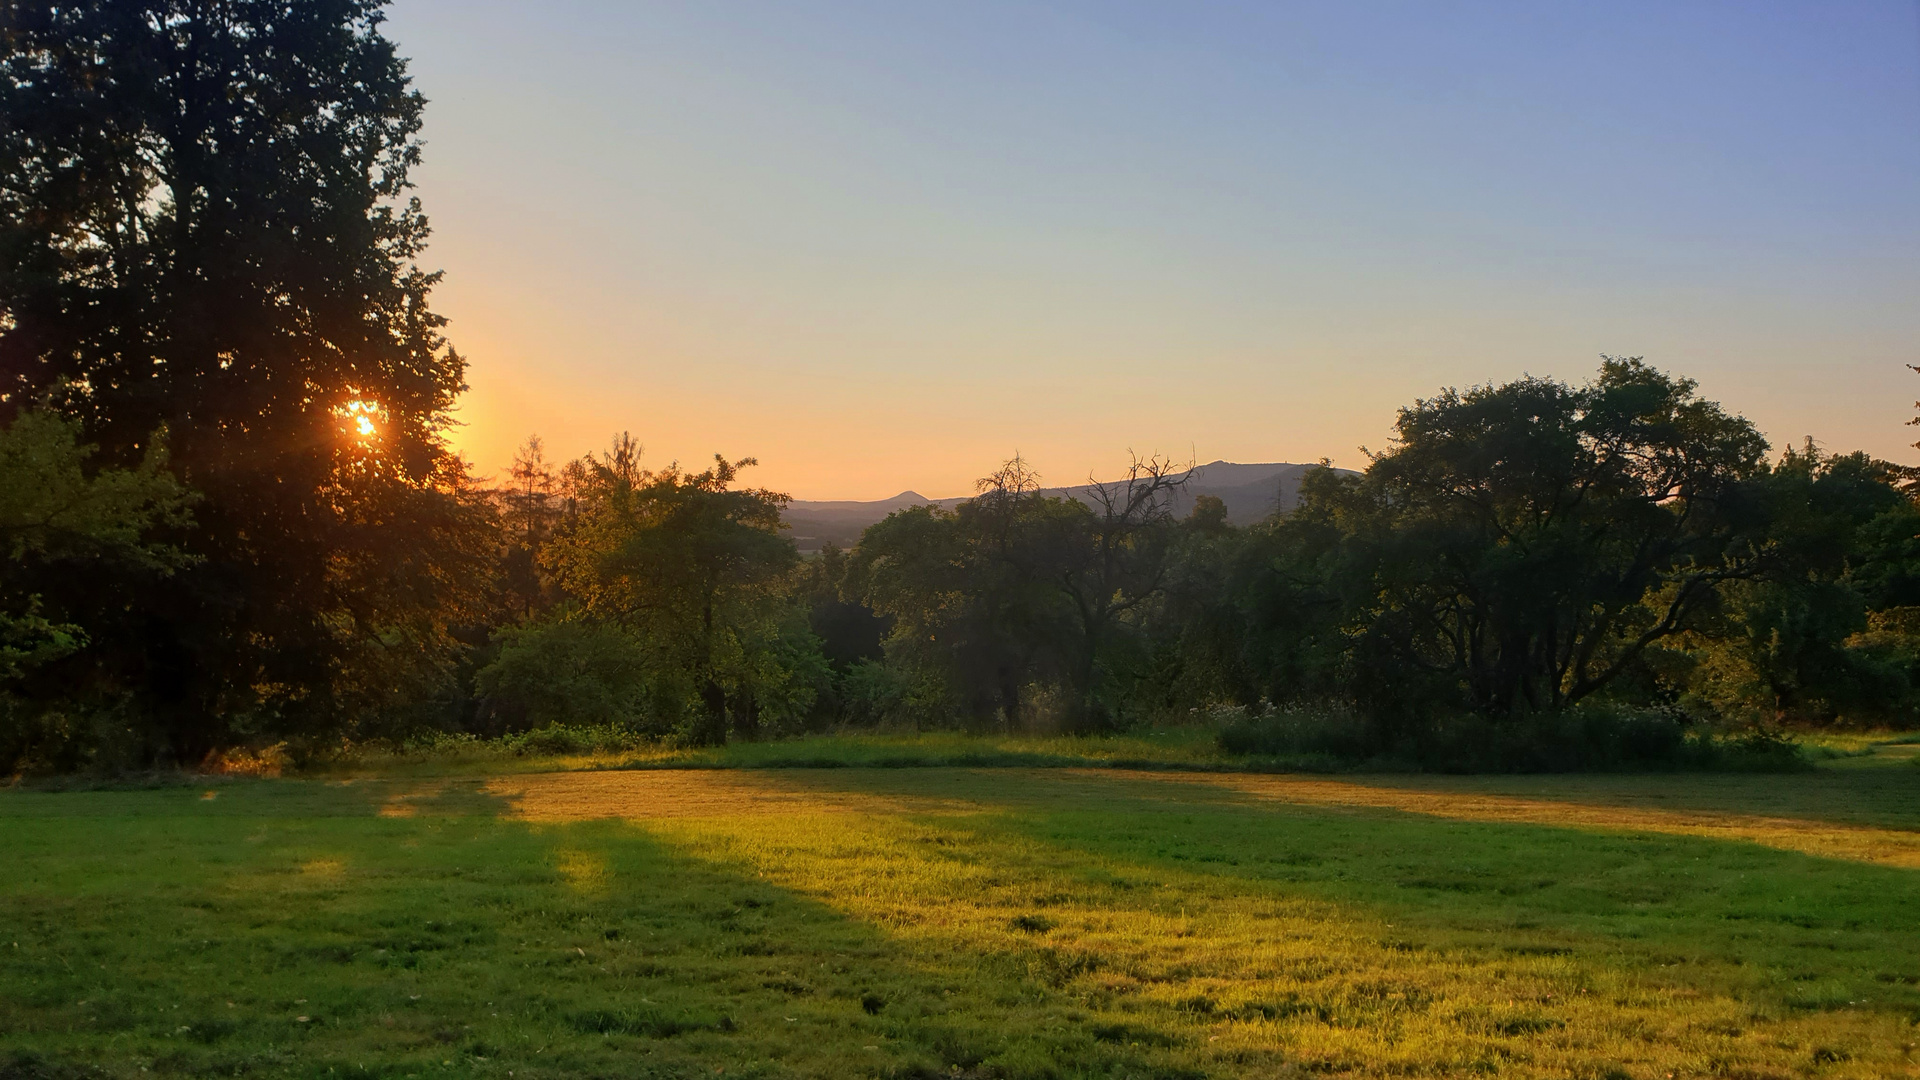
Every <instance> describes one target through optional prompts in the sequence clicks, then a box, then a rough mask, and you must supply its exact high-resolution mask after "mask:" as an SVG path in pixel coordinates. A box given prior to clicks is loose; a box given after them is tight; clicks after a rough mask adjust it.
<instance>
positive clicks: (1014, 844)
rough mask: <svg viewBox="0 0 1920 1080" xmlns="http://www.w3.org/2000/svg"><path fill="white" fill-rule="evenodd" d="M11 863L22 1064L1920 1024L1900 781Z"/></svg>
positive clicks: (1576, 1050) (1823, 1037) (563, 778)
mask: <svg viewBox="0 0 1920 1080" xmlns="http://www.w3.org/2000/svg"><path fill="white" fill-rule="evenodd" d="M841 745H843V746H845V745H857V744H841ZM889 745H891V744H887V743H884V742H881V743H875V744H873V752H874V753H875V754H876V755H884V754H885V753H888V752H890V751H889V749H888V748H889ZM923 745H924V746H925V747H926V748H927V750H928V752H929V753H932V752H945V751H943V750H941V749H940V748H941V746H942V744H940V743H939V742H938V741H937V740H936V741H933V742H928V743H925V744H923ZM1023 746H1024V747H1025V748H1026V749H1028V750H1031V751H1032V752H1036V753H1038V752H1045V753H1057V754H1058V756H1060V757H1063V758H1077V757H1083V756H1086V755H1085V754H1083V753H1080V752H1067V751H1056V750H1054V749H1047V750H1045V751H1041V750H1039V749H1037V748H1033V747H1031V746H1030V745H1029V744H1023ZM730 752H739V751H730ZM761 752H765V751H761ZM1116 753H1117V751H1116ZM732 760H733V763H735V764H741V763H746V762H743V761H741V760H740V759H737V758H736V759H732ZM756 763H760V764H766V763H768V762H767V761H765V760H758V761H757V762H756ZM209 793H211V794H212V797H207V796H208V794H209ZM0 867H4V868H5V869H4V871H0V1076H6V1077H8V1078H9V1080H12V1078H16V1077H32V1076H37V1075H44V1076H67V1075H84V1074H87V1073H89V1072H92V1071H95V1070H97V1071H98V1072H99V1073H103V1074H107V1075H114V1076H129V1077H133V1076H140V1075H143V1073H144V1074H147V1075H152V1074H172V1075H191V1076H216V1075H217V1076H234V1075H240V1076H264V1075H272V1076H281V1075H298V1076H310V1077H315V1078H320V1077H349V1076H392V1077H396V1078H398V1077H409V1076H411V1077H437V1076H483V1077H512V1078H513V1080H535V1078H540V1077H560V1076H622V1077H627V1076H685V1077H694V1076H701V1077H711V1076H716V1075H724V1076H768V1077H772V1076H818V1077H841V1076H923V1077H931V1076H955V1075H959V1076H973V1077H986V1076H1005V1077H1043V1076H1102V1077H1108V1076H1111V1077H1120V1076H1136V1077H1202V1076H1218V1077H1242V1076H1250V1077H1257V1076H1283V1075H1296V1074H1298V1072H1299V1071H1300V1070H1306V1071H1309V1072H1315V1073H1326V1074H1331V1075H1367V1076H1442V1075H1444V1076H1482V1075H1501V1076H1509V1075H1510V1076H1541V1077H1567V1076H1574V1077H1591V1078H1596V1080H1597V1078H1601V1077H1620V1076H1626V1077H1636V1078H1664V1077H1666V1076H1668V1075H1670V1074H1671V1075H1674V1076H1722V1077H1731V1076H1744V1077H1749V1078H1758V1077H1782V1078H1786V1077H1801V1076H1822V1077H1825V1076H1832V1077H1870V1076H1871V1077H1882V1076H1903V1075H1905V1076H1911V1075H1916V1069H1917V1066H1916V1056H1915V1043H1916V1042H1920V1028H1916V1022H1920V910H1916V904H1915V903H1914V901H1915V898H1916V897H1920V772H1916V770H1912V769H1908V768H1905V767H1904V766H1903V767H1899V768H1880V769H1849V770H1846V771H1835V770H1823V771H1820V772H1816V773H1811V774H1796V775H1788V776H1705V777H1686V776H1678V777H1676V776H1662V777H1632V776H1628V777H1574V778H1567V777H1503V778H1459V777H1453V778H1422V777H1399V778H1394V777H1342V778H1301V777H1259V776H1239V775H1231V774H1208V773H1193V772H1188V773H1181V774H1172V773H1169V774H1158V775H1157V774H1152V773H1147V772H1140V771H1126V772H1115V771H1089V770H1077V769H1060V768H1054V769H1019V768H1008V769H952V768H920V769H888V768H852V767H849V768H834V769H757V770H746V769H739V770H720V769H704V770H700V769H696V770H641V771H611V770H610V771H598V772H572V773H566V774H557V775H552V774H540V775H520V776H494V777H491V778H486V777H475V778H458V777H440V778H407V777H400V778H394V777H387V778H378V777H362V778H352V779H345V780H342V779H333V780H317V779H306V780H227V781H221V782H218V783H209V784H205V785H199V786H194V787H165V788H156V789H153V790H137V791H136V790H94V791H66V792H48V791H25V790H14V791H8V792H0Z"/></svg>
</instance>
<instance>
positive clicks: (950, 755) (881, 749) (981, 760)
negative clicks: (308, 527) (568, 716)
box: [307, 726, 1247, 777]
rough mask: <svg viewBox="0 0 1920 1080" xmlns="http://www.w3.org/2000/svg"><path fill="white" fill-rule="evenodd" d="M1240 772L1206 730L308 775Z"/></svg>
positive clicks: (409, 763)
mask: <svg viewBox="0 0 1920 1080" xmlns="http://www.w3.org/2000/svg"><path fill="white" fill-rule="evenodd" d="M1103 765H1104V766H1115V765H1118V766H1122V767H1162V768H1214V769H1224V768H1244V767H1246V765H1247V760H1246V759H1244V758H1240V757H1235V756H1233V755H1229V754H1226V753H1223V752H1222V751H1221V750H1220V748H1219V746H1218V745H1217V743H1216V740H1215V736H1214V732H1213V731H1212V729H1211V728H1207V727H1200V726H1193V727H1178V728H1166V729H1154V730H1150V731H1142V732H1137V733H1128V734H1119V735H1094V736H1075V735H1059V736H1052V737H1043V736H1033V735H969V734H963V733H960V732H945V731H943V732H910V733H892V734H875V733H834V734H823V735H806V736H802V737H799V738H793V739H780V740H773V741H767V742H734V743H730V744H728V745H726V746H712V747H683V746H676V745H673V744H671V743H644V744H641V745H638V746H633V747H629V748H622V749H606V750H598V751H592V752H581V753H541V752H525V751H520V750H517V749H516V748H514V747H512V745H511V742H510V741H496V742H487V741H482V740H472V739H448V740H446V741H444V742H441V743H439V744H437V745H433V746H431V747H428V748H423V749H416V750H411V751H401V752H392V751H386V750H381V749H377V748H365V749H361V750H359V751H357V752H355V753H351V754H347V755H343V756H342V757H340V758H338V759H337V760H333V761H325V762H318V763H315V764H314V765H312V766H310V767H309V769H308V770H307V775H313V776H412V777H429V776H448V775H502V774H511V773H524V772H546V771H551V770H555V769H568V770H571V769H647V768H669V769H671V768H694V769H699V768H713V769H781V768H842V767H845V768H905V767H933V768H1005V767H1012V766H1031V767H1038V768H1057V767H1063V766H1103Z"/></svg>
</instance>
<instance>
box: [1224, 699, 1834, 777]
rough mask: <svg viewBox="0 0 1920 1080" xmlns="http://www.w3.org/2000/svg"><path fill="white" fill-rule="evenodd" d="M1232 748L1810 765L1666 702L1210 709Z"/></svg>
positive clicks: (1569, 767)
mask: <svg viewBox="0 0 1920 1080" xmlns="http://www.w3.org/2000/svg"><path fill="white" fill-rule="evenodd" d="M1213 715H1214V718H1215V722H1216V723H1218V724H1219V725H1220V726H1219V735H1218V739H1219V745H1220V748H1221V749H1222V750H1224V751H1226V752H1227V753H1230V754H1244V755H1262V756H1272V757H1293V758H1301V757H1309V758H1313V757H1318V758H1331V759H1334V760H1336V761H1342V762H1346V763H1348V764H1355V765H1357V764H1363V763H1364V764H1376V765H1383V766H1388V767H1398V768H1415V769H1423V770H1430V771H1435V772H1608V771H1632V770H1660V769H1715V770H1725V771H1741V772H1748V771H1751V772H1784V771H1793V770H1798V769H1804V768H1808V767H1810V766H1809V764H1808V762H1807V761H1806V759H1805V758H1804V757H1803V756H1802V755H1801V753H1800V748H1799V746H1797V745H1796V744H1794V743H1793V742H1791V741H1789V740H1787V739H1785V738H1782V737H1780V736H1778V735H1775V734H1772V733H1767V732H1755V733H1748V734H1743V735H1738V736H1716V735H1715V734H1713V733H1711V732H1707V731H1701V730H1695V729H1693V728H1692V726H1691V725H1690V724H1689V723H1688V721H1687V720H1686V718H1685V717H1682V716H1678V715H1675V714H1672V713H1669V712H1666V711H1661V710H1652V709H1639V708H1631V707H1626V706H1620V705H1613V704H1607V703H1592V704H1587V705H1583V706H1579V707H1575V708H1573V709H1569V710H1567V711H1565V712H1560V713H1544V714H1537V715H1534V716H1529V717H1524V718H1517V719H1513V720H1507V721H1495V720H1491V719H1489V718H1487V717H1484V716H1476V715H1473V714H1443V715H1440V716H1436V717H1433V718H1430V719H1428V720H1427V721H1426V722H1425V723H1424V724H1419V725H1415V726H1412V727H1404V726H1399V725H1396V729H1395V734H1393V735H1391V736H1389V735H1388V734H1387V733H1386V729H1385V728H1383V727H1382V726H1381V725H1379V724H1378V723H1375V722H1373V721H1371V720H1369V719H1367V718H1366V717H1363V716H1360V715H1357V714H1354V713H1352V712H1348V711H1343V710H1340V709H1334V708H1328V709H1319V710H1316V709H1311V708H1305V707H1299V706H1294V707H1288V708H1274V707H1272V706H1267V707H1265V708H1264V709H1262V710H1261V711H1259V712H1251V711H1249V710H1247V709H1244V708H1234V709H1223V710H1216V711H1215V713H1214V714H1213Z"/></svg>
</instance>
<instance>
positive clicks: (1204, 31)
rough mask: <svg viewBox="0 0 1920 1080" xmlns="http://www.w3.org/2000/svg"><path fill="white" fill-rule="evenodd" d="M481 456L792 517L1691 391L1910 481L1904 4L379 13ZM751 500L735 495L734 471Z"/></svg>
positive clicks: (1918, 219) (1914, 243) (1912, 283)
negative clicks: (1000, 473) (745, 481)
mask: <svg viewBox="0 0 1920 1080" xmlns="http://www.w3.org/2000/svg"><path fill="white" fill-rule="evenodd" d="M388 32H389V34H390V35H391V36H392V37H393V38H395V39H396V40H397V41H398V42H399V44H400V46H401V49H402V52H403V53H405V54H406V55H408V56H410V57H411V58H412V61H413V66H412V70H413V73H414V75H415V78H416V81H417V84H418V85H419V87H420V88H421V89H422V90H423V91H424V92H425V93H426V95H427V97H428V98H429V99H430V101H431V104H430V105H429V107H428V112H427V128H426V138H427V140H428V146H427V163H426V165H425V167H424V168H423V169H422V170H421V171H420V173H419V180H420V195H421V196H422V198H423V199H424V200H425V203H426V207H427V211H428V214H429V216H430V217H431V218H432V220H433V223H434V226H435V241H434V247H433V248H432V250H431V252H430V259H429V261H430V263H431V264H432V265H435V266H438V267H441V268H444V269H445V270H446V271H447V275H448V276H447V281H446V284H445V285H444V286H443V287H442V289H441V291H440V293H439V299H438V306H439V307H440V308H441V310H443V311H444V312H445V313H446V314H448V315H449V316H451V317H452V319H453V325H452V328H451V334H452V336H453V339H454V341H455V343H456V344H457V345H458V346H459V347H460V348H461V349H462V350H463V351H464V352H467V353H468V354H469V355H470V357H471V360H472V363H473V368H472V374H471V382H472V384H473V391H472V392H471V393H470V395H469V396H468V398H467V402H466V405H465V406H464V407H463V410H462V417H463V419H464V420H465V421H466V423H467V427H466V428H465V429H464V430H463V432H462V433H461V435H460V437H459V442H460V445H462V446H463V447H464V448H465V449H466V450H467V451H468V452H469V454H470V456H472V457H473V458H474V460H475V461H476V463H477V464H478V465H479V466H481V468H482V469H483V470H490V471H497V470H499V469H500V468H501V467H502V466H503V464H504V463H505V461H506V460H507V458H508V456H509V455H510V453H511V449H512V447H513V445H514V444H515V443H517V442H519V441H520V440H521V439H522V438H524V437H525V436H526V435H527V434H528V433H531V432H538V433H540V434H541V435H543V436H544V437H545V439H546V441H547V443H548V446H549V448H550V451H552V452H553V453H555V454H557V455H559V456H571V455H574V454H578V453H580V452H583V451H585V450H588V449H592V448H596V447H598V446H601V445H603V444H604V443H605V441H606V439H607V436H608V435H609V434H611V433H612V432H614V431H616V430H620V429H623V428H624V429H630V430H632V431H633V432H634V434H635V435H636V436H637V437H638V438H639V439H640V440H641V441H642V442H643V443H645V444H646V445H647V447H648V459H649V460H650V461H651V462H652V463H654V464H662V463H664V462H665V461H667V460H669V459H672V458H679V459H681V460H683V461H689V462H697V461H700V460H702V459H704V458H706V457H707V456H708V455H709V454H711V453H712V452H713V451H716V450H718V451H722V452H725V453H727V454H728V455H729V456H739V455H744V454H754V455H757V456H758V457H759V458H760V460H761V461H762V463H763V464H762V467H761V469H760V470H759V472H758V480H759V481H760V482H763V483H768V484H771V485H774V486H777V487H782V488H786V489H789V490H792V491H793V492H794V493H795V494H797V495H800V496H802V497H811V498H827V497H858V498H869V497H881V496H886V495H891V494H893V493H894V492H896V491H899V490H901V489H903V488H914V489H916V490H919V491H921V492H923V493H925V494H929V495H949V494H957V493H961V492H963V491H966V490H968V489H969V486H970V481H971V480H972V478H974V477H977V476H980V475H984V474H985V473H987V472H988V471H991V469H992V467H993V466H994V465H995V464H996V463H997V462H998V461H999V460H1000V459H1001V458H1004V457H1006V456H1008V455H1009V454H1010V453H1012V452H1013V451H1014V450H1015V449H1016V448H1017V449H1019V450H1020V451H1021V452H1023V453H1024V454H1025V455H1027V456H1028V457H1029V458H1030V459H1031V460H1033V461H1035V462H1036V463H1037V464H1038V466H1039V468H1040V469H1041V471H1042V473H1043V474H1044V475H1045V476H1046V477H1047V478H1048V479H1049V480H1050V481H1053V482H1060V483H1068V482H1074V481H1077V480H1079V479H1081V478H1082V477H1084V476H1085V475H1086V474H1087V473H1088V472H1089V471H1090V470H1091V471H1096V472H1100V473H1102V474H1103V475H1104V474H1109V473H1111V472H1112V471H1113V469H1114V468H1116V467H1117V465H1118V464H1119V463H1121V462H1124V460H1125V455H1126V452H1127V450H1128V449H1129V448H1132V449H1134V450H1138V451H1141V452H1147V451H1153V450H1159V451H1163V452H1170V453H1173V454H1174V455H1176V456H1177V457H1180V458H1183V459H1184V458H1185V457H1186V456H1187V455H1188V454H1189V453H1191V454H1194V455H1196V456H1198V458H1199V459H1200V460H1201V461H1207V460H1210V459H1213V458H1227V459H1230V460H1240V461H1272V460H1296V461H1298V460H1311V459H1316V458H1319V457H1322V456H1331V457H1333V458H1334V459H1336V460H1337V461H1338V462H1340V463H1342V464H1347V465H1356V464H1360V463H1362V459H1361V458H1360V455H1359V453H1358V451H1357V450H1356V447H1357V446H1358V445H1360V444H1366V445H1370V446H1375V447H1378V446H1381V445H1383V444H1385V442H1386V441H1387V438H1388V436H1389V433H1390V425H1391V421H1392V418H1393V411H1394V409H1395V408H1396V407H1397V406H1399V405H1401V404H1403V403H1406V402H1408V401H1410V400H1412V399H1413V398H1415V397H1418V396H1422V395H1426V394H1430V393H1431V392H1432V391H1434V390H1435V389H1437V388H1439V387H1442V386H1446V385H1465V384H1469V383H1475V382H1483V381H1487V380H1502V379H1507V378H1512V377H1515V376H1518V375H1520V374H1523V373H1532V374H1537V375H1551V376H1556V377H1561V378H1566V379H1569V380H1580V379H1584V378H1585V377H1587V376H1588V375H1589V374H1590V373H1591V372H1592V370H1593V369H1594V368H1595V366H1596V365H1597V363H1598V354H1600V353H1613V354H1626V355H1645V356H1646V357H1647V358H1648V359H1649V360H1651V361H1652V362H1654V363H1656V364H1658V365H1660V366H1662V367H1665V368H1668V369H1671V370H1676V371H1679V372H1683V373H1686V374H1689V375H1692V376H1694V377H1696V378H1698V379H1699V380H1700V382H1701V384H1702V387H1703V390H1704V392H1705V393H1707V394H1708V396H1711V397H1714V398H1716V399H1718V400H1721V401H1723V402H1724V403H1725V404H1726V405H1727V406H1728V407H1729V408H1732V409H1734V410H1736V411H1740V412H1744V413H1746V414H1747V415H1748V416H1750V417H1752V418H1753V419H1754V420H1755V421H1757V422H1758V423H1759V424H1760V425H1761V426H1762V428H1763V429H1764V430H1765V431H1766V432H1767V433H1768V435H1769V437H1770V438H1772V439H1773V440H1774V442H1775V444H1776V446H1779V445H1783V444H1784V443H1786V442H1788V441H1797V440H1798V439H1800V438H1801V437H1803V436H1806V435H1812V436H1814V437H1815V438H1816V439H1818V440H1820V441H1821V442H1823V443H1825V444H1827V445H1829V446H1831V447H1833V448H1835V449H1855V448H1862V449H1866V450H1869V451H1872V452H1874V453H1877V454H1880V455H1883V456H1889V457H1894V458H1896V459H1900V460H1906V461H1912V460H1916V458H1920V452H1915V451H1910V450H1908V449H1906V447H1907V444H1908V443H1910V442H1912V441H1913V438H1914V436H1916V435H1920V430H1916V429H1909V428H1906V427H1903V426H1902V424H1903V422H1904V421H1905V420H1906V419H1908V418H1909V417H1910V416H1911V415H1912V412H1913V410H1912V405H1913V402H1914V400H1915V398H1916V397H1920V376H1916V375H1914V374H1913V373H1911V372H1908V371H1907V370H1906V369H1905V367H1904V366H1903V365H1905V364H1907V363H1909V362H1914V363H1920V6H1916V3H1915V2H1914V0H1897V2H1896V0H1888V2H1857V3H1849V2H1845V0H1827V2H1822V3H1805V4H1784V3H1764V4H1756V3H1725V4H1713V3H1691V2H1684V3H1672V2H1666V3H1646V4H1633V3H1619V2H1615V3H1607V4H1581V5H1575V4H1540V3H1510V4H1473V3H1452V4H1436V3H1422V4H1387V3H1381V4H1369V3H1354V2H1346V3H1325V4H1297V5H1294V4H1277V3H1275V4H1265V3H1263V4H1206V3H1194V2H1182V3H1160V4H1151V5H1149V4H1132V3H1121V2H1113V0H1099V2H1089V3H1063V4H1047V5H1042V4H1022V5H1011V4H1001V3H992V2H985V3H982V2H970V3H964V4H939V5H936V4H916V3H900V2H895V3H797V2H782V3H765V4H759V3H732V2H722V0H698V2H687V3H634V2H605V3H588V2H569V0H547V2H542V3H538V4H533V3H521V4H505V3H487V2H475V0H458V2H455V0H398V2H397V3H396V4H395V6H394V8H393V10H392V16H391V21H390V23H389V25H388ZM749 475H750V476H751V475H752V474H749Z"/></svg>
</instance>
